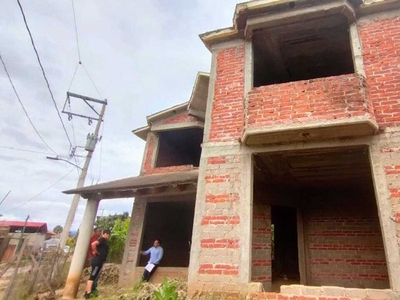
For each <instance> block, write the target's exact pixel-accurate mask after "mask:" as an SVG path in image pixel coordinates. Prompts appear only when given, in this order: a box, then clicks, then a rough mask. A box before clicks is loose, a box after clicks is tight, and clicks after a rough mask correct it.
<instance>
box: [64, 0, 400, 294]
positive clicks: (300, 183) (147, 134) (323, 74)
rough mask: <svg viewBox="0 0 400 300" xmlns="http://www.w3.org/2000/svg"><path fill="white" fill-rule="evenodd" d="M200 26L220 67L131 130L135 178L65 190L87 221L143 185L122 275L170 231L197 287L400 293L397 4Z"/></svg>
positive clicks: (175, 268)
mask: <svg viewBox="0 0 400 300" xmlns="http://www.w3.org/2000/svg"><path fill="white" fill-rule="evenodd" d="M200 37H201V39H202V40H203V42H204V44H205V45H206V47H207V48H208V49H209V50H210V52H211V53H212V65H211V71H210V74H209V75H208V74H203V73H199V75H198V77H197V79H196V83H195V86H194V89H193V93H192V95H191V98H190V101H189V102H188V103H185V104H183V105H180V106H176V107H172V108H170V109H167V110H165V111H162V112H159V113H157V114H154V115H151V116H149V117H148V118H147V123H148V126H146V127H143V128H140V129H138V130H135V131H134V133H135V134H136V135H137V136H139V137H140V138H142V139H144V140H146V149H145V153H144V159H143V165H142V170H141V174H140V176H138V177H132V178H127V179H122V180H118V181H115V182H109V183H104V184H99V185H96V186H91V187H85V188H82V189H80V190H73V191H69V192H71V193H72V192H74V193H76V192H77V193H80V194H81V195H82V196H83V197H84V198H86V199H88V208H87V211H86V213H85V216H86V219H87V220H89V221H90V220H91V218H92V215H93V212H94V215H95V211H96V209H97V205H98V202H99V201H100V200H102V199H111V198H122V197H135V204H134V208H133V211H132V223H131V228H130V232H129V237H128V242H127V245H126V251H125V254H124V258H123V267H122V270H121V278H120V283H121V285H132V284H133V282H134V281H135V280H137V279H138V278H139V276H140V273H141V272H142V270H143V267H142V266H143V265H144V263H145V261H144V260H143V259H141V258H140V257H139V251H140V249H142V248H145V247H148V246H150V245H151V242H152V240H153V239H154V238H155V237H159V238H161V239H162V240H163V241H164V245H163V246H164V249H165V259H164V260H163V263H162V267H160V268H159V270H158V271H157V273H158V276H159V277H158V279H159V278H160V276H161V277H162V276H163V275H168V276H169V277H176V278H184V279H187V280H188V287H189V295H194V294H195V293H196V292H200V291H214V292H218V293H219V292H220V293H228V294H230V295H235V296H237V297H238V298H240V297H245V296H246V295H250V298H251V299H310V300H313V299H320V300H322V299H331V300H333V299H342V300H345V299H346V300H348V299H400V298H399V297H400V279H399V278H400V181H399V175H400V1H398V0H393V1H391V0H386V1H371V0H370V1H364V2H363V1H361V0H347V1H346V0H298V1H294V0H291V1H287V0H280V1H279V0H256V1H250V2H247V3H243V4H238V5H237V7H236V11H235V13H234V18H233V26H232V27H230V28H226V29H220V30H216V31H213V32H208V33H205V34H202V35H201V36H200ZM93 218H94V217H93ZM89 221H87V224H86V225H87V226H88V227H87V229H85V230H87V231H88V232H89V231H90V229H91V227H90V225H93V222H92V223H91V222H89ZM86 225H85V226H86ZM85 228H86V227H85ZM82 230H83V229H82ZM78 243H79V241H78ZM81 244H82V245H83V246H82V247H84V242H81ZM154 280H157V276H156V277H155V278H154ZM261 291H266V292H270V293H261ZM272 292H277V293H272ZM279 292H280V293H279Z"/></svg>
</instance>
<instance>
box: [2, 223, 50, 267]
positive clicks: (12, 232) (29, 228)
mask: <svg viewBox="0 0 400 300" xmlns="http://www.w3.org/2000/svg"><path fill="white" fill-rule="evenodd" d="M24 227H25V228H24ZM22 232H24V233H23V234H22ZM21 234H22V241H24V240H25V239H27V241H28V246H29V247H31V249H32V251H33V252H36V251H39V249H40V248H41V246H42V245H43V242H44V241H45V240H46V239H48V238H49V237H50V236H51V235H52V234H53V233H51V232H49V231H48V230H47V223H44V222H25V221H0V259H1V262H10V261H11V260H12V258H13V256H14V254H15V252H16V250H17V247H18V243H19V241H20V239H21Z"/></svg>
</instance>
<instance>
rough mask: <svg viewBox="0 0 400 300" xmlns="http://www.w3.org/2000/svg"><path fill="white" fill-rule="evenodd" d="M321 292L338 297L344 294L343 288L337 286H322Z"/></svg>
mask: <svg viewBox="0 0 400 300" xmlns="http://www.w3.org/2000/svg"><path fill="white" fill-rule="evenodd" d="M322 294H323V295H324V296H329V297H340V296H344V294H345V288H341V287H337V286H322Z"/></svg>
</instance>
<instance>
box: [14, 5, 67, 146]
mask: <svg viewBox="0 0 400 300" xmlns="http://www.w3.org/2000/svg"><path fill="white" fill-rule="evenodd" d="M17 2H18V6H19V8H20V10H21V14H22V17H23V19H24V23H25V27H26V30H27V31H28V33H29V37H30V39H31V44H32V47H33V50H34V51H35V54H36V58H37V60H38V62H39V65H40V69H41V70H42V74H43V77H44V80H45V81H46V85H47V89H48V90H49V92H50V96H51V100H52V101H53V104H54V107H55V109H56V111H57V114H58V118H59V119H60V122H61V125H62V127H63V129H64V132H65V135H66V136H67V139H68V141H69V145H70V147H71V148H72V142H71V139H70V138H69V135H68V132H67V129H66V128H65V125H64V122H63V120H62V118H61V114H60V111H59V109H58V107H57V103H56V100H55V99H54V95H53V92H52V91H51V88H50V83H49V81H48V79H47V76H46V72H45V71H44V68H43V65H42V62H41V60H40V57H39V53H38V51H37V49H36V45H35V42H34V40H33V37H32V33H31V30H30V29H29V26H28V22H27V20H26V17H25V13H24V10H23V8H22V5H21V3H20V0H17Z"/></svg>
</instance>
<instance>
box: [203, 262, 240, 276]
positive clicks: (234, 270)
mask: <svg viewBox="0 0 400 300" xmlns="http://www.w3.org/2000/svg"><path fill="white" fill-rule="evenodd" d="M198 273H199V274H209V275H238V274H239V268H238V267H237V266H235V265H228V264H215V265H213V264H201V265H200V268H199V271H198Z"/></svg>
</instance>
